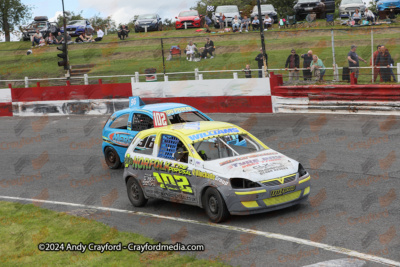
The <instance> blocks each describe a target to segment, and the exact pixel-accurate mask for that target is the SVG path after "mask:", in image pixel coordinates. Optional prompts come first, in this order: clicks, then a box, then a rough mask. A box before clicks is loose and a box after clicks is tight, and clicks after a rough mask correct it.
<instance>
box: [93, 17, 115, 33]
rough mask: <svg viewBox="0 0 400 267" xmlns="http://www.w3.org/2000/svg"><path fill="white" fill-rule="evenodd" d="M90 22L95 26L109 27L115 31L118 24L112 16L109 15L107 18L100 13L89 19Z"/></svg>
mask: <svg viewBox="0 0 400 267" xmlns="http://www.w3.org/2000/svg"><path fill="white" fill-rule="evenodd" d="M89 21H90V24H91V25H92V26H93V28H97V27H98V28H101V29H103V30H104V29H105V28H107V29H108V30H110V31H114V30H115V29H116V28H117V25H116V23H115V21H114V20H113V19H112V18H111V16H108V17H106V18H102V17H100V14H97V15H94V16H93V17H91V18H90V19H89Z"/></svg>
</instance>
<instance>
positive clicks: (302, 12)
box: [293, 0, 335, 20]
mask: <svg viewBox="0 0 400 267" xmlns="http://www.w3.org/2000/svg"><path fill="white" fill-rule="evenodd" d="M324 2H326V0H325V1H323V0H298V1H297V2H296V4H295V5H294V7H293V9H294V11H295V13H296V19H297V20H302V19H304V18H305V17H306V16H307V15H308V14H310V13H315V14H316V15H317V16H318V17H319V18H321V19H324V18H325V16H326V13H330V12H329V10H327V8H326V5H325V3H324ZM333 4H334V2H333ZM327 11H328V12H327ZM334 11H335V9H333V12H334Z"/></svg>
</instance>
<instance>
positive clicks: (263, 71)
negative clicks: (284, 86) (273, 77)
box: [262, 66, 265, 78]
mask: <svg viewBox="0 0 400 267" xmlns="http://www.w3.org/2000/svg"><path fill="white" fill-rule="evenodd" d="M262 77H263V78H265V66H262Z"/></svg>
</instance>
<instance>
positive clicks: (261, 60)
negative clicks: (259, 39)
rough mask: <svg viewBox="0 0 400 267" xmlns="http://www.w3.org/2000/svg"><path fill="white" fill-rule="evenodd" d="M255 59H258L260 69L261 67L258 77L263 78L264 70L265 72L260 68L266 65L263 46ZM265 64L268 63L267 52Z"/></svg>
mask: <svg viewBox="0 0 400 267" xmlns="http://www.w3.org/2000/svg"><path fill="white" fill-rule="evenodd" d="M255 61H257V63H258V69H259V71H258V78H262V72H263V71H262V70H260V69H262V68H263V66H264V59H263V54H262V48H260V54H258V55H257V56H256V58H255ZM265 64H267V65H268V55H267V53H265Z"/></svg>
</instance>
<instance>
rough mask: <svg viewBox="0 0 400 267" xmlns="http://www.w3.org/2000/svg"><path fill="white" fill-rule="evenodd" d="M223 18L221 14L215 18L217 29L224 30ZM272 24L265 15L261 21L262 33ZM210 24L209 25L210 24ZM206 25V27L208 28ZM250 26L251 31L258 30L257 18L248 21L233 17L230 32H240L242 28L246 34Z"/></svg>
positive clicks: (270, 19)
mask: <svg viewBox="0 0 400 267" xmlns="http://www.w3.org/2000/svg"><path fill="white" fill-rule="evenodd" d="M207 18H208V17H207V16H206V23H205V24H206V25H207V24H208V23H207ZM208 20H209V21H210V22H211V20H210V19H209V18H208ZM225 20H226V18H225V16H224V15H223V14H222V13H219V16H217V22H218V23H219V28H220V29H224V28H225ZM273 23H274V20H273V19H272V18H270V17H269V16H268V14H266V15H265V18H264V20H263V24H264V28H265V29H264V31H266V30H267V29H269V28H271V27H272V24H273ZM210 24H211V23H210ZM210 24H208V25H207V26H209V25H210ZM250 26H251V27H252V29H253V31H255V30H258V29H259V28H260V20H259V19H258V17H257V16H255V17H254V19H253V20H250V19H248V18H247V16H244V17H243V19H239V18H238V16H235V17H234V18H233V20H232V31H233V32H242V31H243V28H245V31H246V32H248V31H249V28H250ZM206 28H207V31H208V32H209V28H208V27H206Z"/></svg>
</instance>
